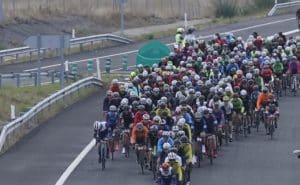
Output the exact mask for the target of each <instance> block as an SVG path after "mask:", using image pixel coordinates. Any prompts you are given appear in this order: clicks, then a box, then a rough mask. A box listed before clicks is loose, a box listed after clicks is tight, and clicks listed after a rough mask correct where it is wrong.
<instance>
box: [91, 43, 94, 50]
mask: <svg viewBox="0 0 300 185" xmlns="http://www.w3.org/2000/svg"><path fill="white" fill-rule="evenodd" d="M93 49H94V42H93V41H91V50H93Z"/></svg>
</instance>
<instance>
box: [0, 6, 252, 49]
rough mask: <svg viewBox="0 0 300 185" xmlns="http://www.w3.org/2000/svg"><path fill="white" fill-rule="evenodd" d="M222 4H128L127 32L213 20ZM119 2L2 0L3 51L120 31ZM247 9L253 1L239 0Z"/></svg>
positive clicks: (0, 44) (0, 43) (0, 29)
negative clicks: (51, 37)
mask: <svg viewBox="0 0 300 185" xmlns="http://www.w3.org/2000/svg"><path fill="white" fill-rule="evenodd" d="M216 1H220V0H209V1H208V0H151V1H150V0H126V1H125V2H126V4H125V5H124V9H125V28H136V27H143V26H150V25H164V24H168V23H174V22H177V21H182V20H183V17H184V13H187V15H188V19H199V18H211V17H213V16H214V12H215V5H214V2H216ZM232 1H236V0H232ZM118 2H119V0H3V10H4V15H5V17H6V21H5V22H4V23H2V24H1V25H0V49H5V48H12V47H17V46H22V43H23V41H24V40H25V39H26V38H27V37H28V36H31V35H37V34H38V33H40V34H60V33H71V30H72V29H75V30H76V36H77V37H80V36H86V35H91V34H101V33H108V32H114V31H118V30H119V28H120V6H119V4H118ZM237 2H238V3H237V4H238V6H245V5H246V4H247V3H249V2H251V0H238V1H237Z"/></svg>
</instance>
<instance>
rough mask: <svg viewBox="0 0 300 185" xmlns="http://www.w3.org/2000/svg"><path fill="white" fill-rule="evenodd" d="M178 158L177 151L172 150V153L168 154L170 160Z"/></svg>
mask: <svg viewBox="0 0 300 185" xmlns="http://www.w3.org/2000/svg"><path fill="white" fill-rule="evenodd" d="M176 158H177V154H176V153H174V152H170V153H169V154H168V159H169V160H176Z"/></svg>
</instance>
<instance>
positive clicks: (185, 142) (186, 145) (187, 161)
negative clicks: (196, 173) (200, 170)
mask: <svg viewBox="0 0 300 185" xmlns="http://www.w3.org/2000/svg"><path fill="white" fill-rule="evenodd" d="M180 141H181V143H182V149H183V152H184V154H183V156H182V164H183V166H184V168H185V169H184V170H185V173H187V179H185V180H186V181H187V182H188V183H189V182H190V181H191V170H192V160H193V151H192V145H191V143H190V141H189V139H188V138H187V137H186V136H181V138H180Z"/></svg>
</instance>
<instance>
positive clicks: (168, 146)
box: [163, 143, 171, 150]
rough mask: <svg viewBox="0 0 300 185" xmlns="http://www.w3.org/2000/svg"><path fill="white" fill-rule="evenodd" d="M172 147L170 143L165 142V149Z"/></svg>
mask: <svg viewBox="0 0 300 185" xmlns="http://www.w3.org/2000/svg"><path fill="white" fill-rule="evenodd" d="M170 148H171V145H170V143H164V144H163V149H164V150H169V149H170Z"/></svg>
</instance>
